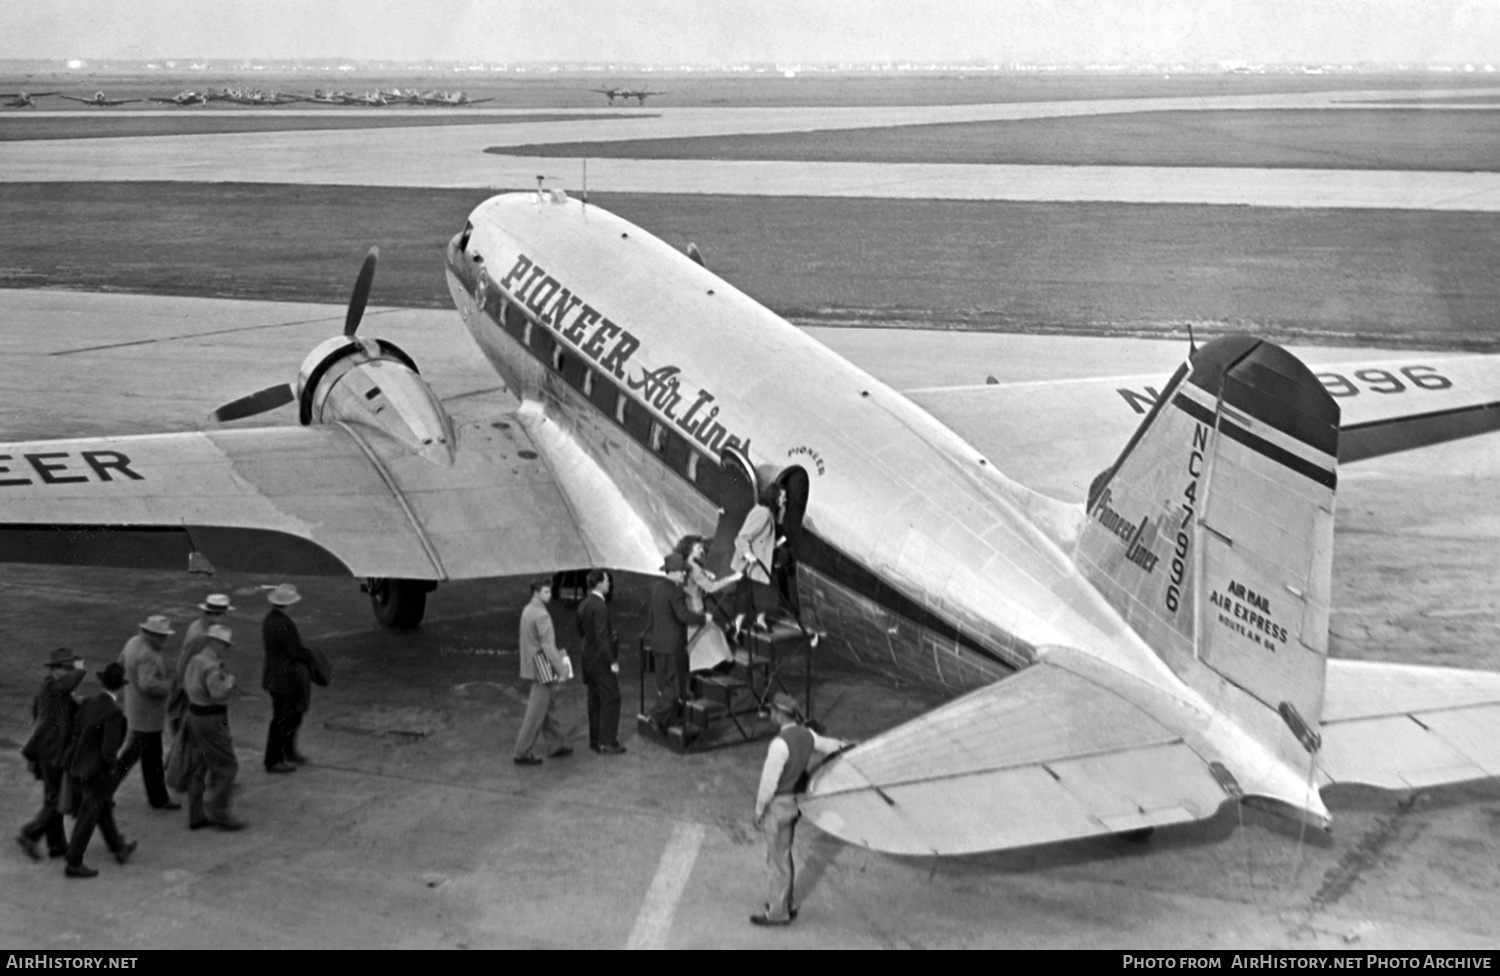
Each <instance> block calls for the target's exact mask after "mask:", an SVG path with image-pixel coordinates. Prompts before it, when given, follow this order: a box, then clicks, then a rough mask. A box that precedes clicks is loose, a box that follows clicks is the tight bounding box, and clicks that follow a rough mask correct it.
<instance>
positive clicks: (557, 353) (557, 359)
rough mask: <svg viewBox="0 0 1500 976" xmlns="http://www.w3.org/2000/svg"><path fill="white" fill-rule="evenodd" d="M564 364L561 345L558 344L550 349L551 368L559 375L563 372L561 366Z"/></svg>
mask: <svg viewBox="0 0 1500 976" xmlns="http://www.w3.org/2000/svg"><path fill="white" fill-rule="evenodd" d="M566 362H567V360H566V359H565V358H564V357H563V347H562V343H560V342H559V343H558V344H557V345H555V346H553V347H552V368H553V369H555V370H557V371H558V372H559V373H561V372H562V371H563V365H564V364H565V363H566Z"/></svg>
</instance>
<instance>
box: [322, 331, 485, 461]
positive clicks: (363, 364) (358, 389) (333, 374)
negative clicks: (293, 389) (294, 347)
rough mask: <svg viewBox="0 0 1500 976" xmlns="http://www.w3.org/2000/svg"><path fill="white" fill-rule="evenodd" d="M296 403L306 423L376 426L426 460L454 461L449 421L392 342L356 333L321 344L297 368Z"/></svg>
mask: <svg viewBox="0 0 1500 976" xmlns="http://www.w3.org/2000/svg"><path fill="white" fill-rule="evenodd" d="M297 403H298V411H299V417H300V419H301V421H302V423H303V424H304V425H307V424H314V423H331V422H334V421H342V422H343V423H346V424H353V425H356V426H358V427H362V428H366V429H371V430H377V431H379V432H381V433H382V434H385V435H386V436H388V437H392V438H395V439H396V440H397V441H399V442H400V443H402V444H404V445H406V446H407V447H408V448H410V449H411V451H412V452H413V453H415V454H419V455H421V456H422V457H424V458H426V459H427V460H429V461H432V462H434V463H436V464H443V465H451V464H453V452H454V451H455V450H456V449H457V443H456V441H455V438H454V435H453V421H452V419H451V418H450V417H449V416H448V411H446V410H444V409H443V405H442V403H441V402H440V401H439V400H438V398H437V394H435V393H433V392H432V388H431V387H430V386H428V385H427V383H426V381H425V380H423V379H422V377H421V376H420V375H419V374H418V372H417V364H416V363H414V362H412V359H411V357H410V356H408V355H407V354H406V353H405V352H403V351H402V350H401V349H400V347H398V346H397V345H396V344H395V343H392V342H387V341H386V340H384V339H366V338H363V337H358V336H356V337H353V338H350V337H346V336H338V337H335V338H333V339H328V340H326V341H324V342H322V343H319V344H318V346H317V348H315V349H313V351H312V352H311V353H310V354H308V357H307V358H306V359H305V360H303V362H302V368H301V369H300V370H299V371H298V373H297Z"/></svg>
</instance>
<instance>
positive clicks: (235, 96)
mask: <svg viewBox="0 0 1500 976" xmlns="http://www.w3.org/2000/svg"><path fill="white" fill-rule="evenodd" d="M208 97H209V98H210V99H211V100H213V101H222V102H233V103H234V104H236V105H286V104H288V103H290V102H296V101H300V100H301V99H299V98H298V97H297V96H294V95H285V94H282V93H281V92H275V91H272V92H263V91H260V90H259V89H256V90H255V91H246V90H244V89H243V88H225V89H224V90H223V91H222V92H220V93H218V94H213V95H210V96H208Z"/></svg>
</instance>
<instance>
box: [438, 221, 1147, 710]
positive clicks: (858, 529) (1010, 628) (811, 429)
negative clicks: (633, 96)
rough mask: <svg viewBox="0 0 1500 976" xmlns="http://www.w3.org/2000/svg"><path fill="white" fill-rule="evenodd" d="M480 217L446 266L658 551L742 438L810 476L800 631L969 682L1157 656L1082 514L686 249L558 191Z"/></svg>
mask: <svg viewBox="0 0 1500 976" xmlns="http://www.w3.org/2000/svg"><path fill="white" fill-rule="evenodd" d="M471 227H472V230H471V231H470V232H469V233H468V237H467V240H466V241H464V240H461V239H455V241H454V243H453V245H452V246H450V249H449V269H448V270H449V275H448V278H449V285H450V289H451V290H452V292H453V297H454V300H455V303H456V304H457V306H458V308H459V309H460V311H461V313H462V314H463V317H464V320H465V322H466V324H467V325H468V327H469V330H470V332H471V333H472V334H473V336H474V338H475V340H476V342H477V343H478V344H479V347H480V348H481V349H482V350H483V352H484V354H485V356H486V357H487V358H488V359H489V361H490V362H491V363H492V364H493V365H494V367H495V369H496V370H497V371H498V372H499V373H500V374H501V376H502V377H503V378H504V379H505V380H506V382H507V383H508V385H509V386H510V388H511V390H512V392H514V393H515V394H516V395H517V396H518V397H520V398H521V399H522V400H523V401H525V402H527V403H530V404H534V405H535V407H536V409H537V410H538V411H539V412H540V413H541V414H542V415H544V416H545V418H546V420H547V422H550V423H555V424H556V425H558V428H559V429H560V430H562V431H564V432H566V434H567V436H569V437H571V438H572V439H573V441H574V442H576V444H578V445H579V446H580V447H581V449H582V450H584V451H585V452H586V453H587V455H588V457H589V458H590V459H591V460H592V462H593V463H594V464H596V465H598V467H599V468H600V469H601V470H602V471H603V472H604V473H605V475H607V477H608V478H609V479H610V481H611V482H612V483H613V484H614V485H615V486H617V487H618V489H619V491H620V492H621V493H622V494H623V495H624V496H625V497H626V499H627V501H628V502H629V504H630V506H631V508H632V509H633V510H634V511H635V512H637V513H640V515H641V518H642V520H643V522H644V523H645V529H646V530H647V531H648V532H649V533H650V535H651V537H652V538H653V539H654V540H655V542H656V543H657V545H658V546H659V547H660V551H662V552H666V551H667V550H668V549H669V548H670V546H671V545H672V544H673V542H675V540H676V539H677V538H678V537H679V536H680V535H682V534H685V533H689V532H697V533H711V531H712V529H713V526H714V524H715V520H716V517H717V508H718V506H717V498H718V495H717V482H716V475H717V471H718V462H719V457H720V452H721V451H722V450H723V449H725V448H729V447H736V448H739V449H740V450H741V451H742V452H744V453H745V454H746V455H747V456H748V457H749V458H750V459H751V460H752V462H754V463H755V464H756V465H757V466H762V465H765V466H774V467H779V468H784V467H787V466H791V465H801V466H802V467H803V468H804V469H805V470H806V471H807V474H808V476H809V480H810V484H811V489H810V494H809V502H808V509H807V515H806V519H805V522H804V539H803V545H802V551H801V553H800V566H799V570H798V586H799V592H800V595H801V597H802V604H803V607H804V623H805V624H806V625H807V626H808V627H810V628H812V629H815V630H820V631H824V632H826V633H827V634H828V635H829V637H830V638H832V640H833V643H834V646H835V647H836V648H837V649H838V650H839V651H841V652H843V653H844V654H846V655H847V656H850V657H852V658H854V659H856V660H858V661H861V662H863V663H867V664H870V665H874V666H875V667H877V668H879V669H881V670H884V671H886V672H890V673H896V674H899V675H901V676H903V677H906V678H915V679H918V680H921V681H923V682H924V683H928V684H933V685H937V686H940V687H944V688H947V689H950V690H965V689H969V688H974V687H979V686H982V685H984V684H988V683H989V682H991V681H994V680H995V679H997V678H999V677H1002V676H1003V675H1005V674H1007V673H1009V672H1010V671H1011V670H1013V669H1014V668H1016V667H1020V666H1023V665H1024V664H1026V663H1027V662H1029V661H1030V660H1032V659H1033V657H1034V655H1035V654H1036V652H1037V649H1038V648H1041V647H1044V646H1048V645H1066V646H1070V647H1078V648H1087V647H1092V646H1099V645H1101V644H1104V643H1108V644H1111V645H1118V644H1119V643H1120V642H1122V641H1124V642H1132V643H1134V644H1136V645H1138V646H1139V647H1140V648H1141V649H1142V650H1145V649H1144V645H1140V642H1139V639H1138V638H1136V637H1135V636H1134V634H1133V633H1132V632H1131V631H1130V630H1129V628H1128V627H1126V626H1125V625H1124V624H1123V622H1122V621H1121V620H1120V619H1119V618H1118V616H1117V615H1116V614H1115V613H1114V612H1113V611H1112V610H1111V609H1110V608H1109V607H1108V606H1107V605H1105V604H1104V603H1103V602H1102V601H1101V600H1100V599H1099V598H1098V596H1097V594H1096V592H1095V591H1094V590H1093V589H1092V588H1091V587H1090V586H1089V585H1088V584H1087V582H1086V581H1084V580H1083V578H1082V577H1081V576H1080V575H1079V573H1078V571H1077V570H1076V569H1075V568H1074V566H1073V564H1072V562H1071V560H1070V559H1069V558H1068V556H1067V554H1066V552H1065V551H1064V546H1065V545H1066V544H1067V540H1068V539H1069V537H1070V535H1071V533H1072V532H1073V531H1074V529H1075V528H1076V519H1077V518H1079V517H1081V514H1082V513H1081V510H1080V509H1078V508H1076V507H1073V506H1065V505H1062V504H1060V503H1055V502H1053V501H1051V500H1050V499H1046V498H1043V497H1042V496H1040V495H1037V494H1035V493H1034V492H1031V491H1030V490H1028V489H1026V488H1024V487H1022V486H1020V485H1018V484H1016V483H1014V482H1012V481H1010V480H1009V479H1008V478H1006V477H1005V476H1004V475H1003V474H1002V473H1001V472H1000V471H998V470H996V468H995V466H994V465H993V464H992V463H990V461H989V460H988V459H985V458H982V457H980V456H979V454H978V453H977V452H976V451H975V450H974V449H973V448H972V447H970V446H969V445H968V444H966V443H965V442H964V441H963V440H961V439H960V438H959V437H957V436H956V435H955V434H953V433H952V432H951V431H949V430H948V429H947V428H946V427H944V426H942V425H941V424H939V423H938V422H937V421H936V420H934V419H933V418H932V417H931V416H930V415H928V414H927V413H925V412H924V411H922V410H921V409H920V408H918V407H916V406H915V405H913V404H912V403H911V402H910V401H908V400H907V399H906V398H904V397H902V396H901V395H900V394H898V393H896V392H895V391H893V390H891V389H890V388H889V387H887V386H886V385H885V384H883V383H881V382H880V381H879V380H877V379H875V378H874V377H872V376H870V375H869V374H868V373H866V372H864V371H863V370H861V369H859V368H857V367H855V366H853V365H852V364H850V363H849V362H847V361H846V360H844V359H842V358H841V357H839V356H837V355H836V354H834V353H833V352H832V351H830V350H828V349H827V348H826V347H824V346H822V345H821V344H819V343H818V342H816V341H814V340H812V339H811V338H809V337H807V336H806V335H805V334H804V333H802V332H801V331H800V330H798V329H796V328H795V327H793V326H792V325H790V324H789V323H787V322H785V321H784V320H782V319H781V318H779V317H778V316H776V315H775V314H774V313H772V312H771V311H770V310H768V309H766V308H765V307H763V306H761V305H759V304H758V303H756V302H755V301H753V300H752V299H750V298H749V297H747V296H746V295H744V294H743V293H741V292H740V291H738V290H737V289H735V288H734V287H733V286H732V285H730V284H728V283H727V282H725V281H724V280H723V279H721V278H719V277H718V276H716V275H714V274H713V273H711V272H709V271H708V270H707V269H705V268H703V267H701V266H700V265H698V264H697V263H695V262H693V261H692V260H690V259H689V258H688V257H687V256H685V255H684V254H683V253H681V252H679V251H678V250H676V249H675V248H672V247H670V246H669V245H667V244H665V243H664V242H662V241H660V240H658V239H656V238H654V237H652V236H651V235H650V234H648V233H647V232H645V231H643V230H641V229H640V228H638V227H635V226H633V225H631V224H629V223H628V222H626V221H624V220H622V219H620V218H618V217H615V216H613V215H612V214H609V213H608V212H606V211H602V210H600V209H598V208H597V207H589V206H587V205H585V204H583V203H580V202H579V201H577V200H573V199H570V198H567V197H566V196H565V195H563V194H560V193H558V194H553V193H550V192H537V193H523V194H509V195H505V196H500V197H496V198H493V199H491V200H489V201H487V202H486V203H484V204H482V205H481V206H480V207H479V208H478V209H476V210H475V212H474V214H473V216H472V218H471ZM460 244H463V245H464V246H463V247H462V249H460V247H459V245H460ZM695 457H696V460H694V458H695ZM1146 654H1147V656H1148V657H1149V656H1150V655H1149V651H1148V650H1147V651H1146ZM1149 666H1151V665H1148V667H1149Z"/></svg>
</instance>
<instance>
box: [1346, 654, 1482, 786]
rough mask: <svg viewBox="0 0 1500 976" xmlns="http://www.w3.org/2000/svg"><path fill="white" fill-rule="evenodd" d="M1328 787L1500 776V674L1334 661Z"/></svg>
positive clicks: (1423, 783)
mask: <svg viewBox="0 0 1500 976" xmlns="http://www.w3.org/2000/svg"><path fill="white" fill-rule="evenodd" d="M1320 731H1321V733H1322V736H1323V747H1322V749H1321V751H1320V752H1319V754H1318V765H1319V768H1320V770H1321V771H1322V773H1323V775H1324V778H1325V779H1326V780H1327V781H1331V782H1336V783H1368V784H1370V785H1372V786H1380V787H1384V788H1386V789H1396V790H1409V789H1417V788H1420V787H1426V786H1437V785H1439V784H1442V783H1457V782H1461V781H1463V780H1469V779H1479V778H1481V777H1486V776H1500V674H1496V673H1493V672H1489V671H1462V670H1458V669H1456V668H1433V667H1420V666H1417V665H1409V664H1381V663H1376V662H1369V661H1329V662H1328V676H1327V679H1326V682H1325V685H1324V692H1323V724H1322V728H1321V730H1320Z"/></svg>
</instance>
